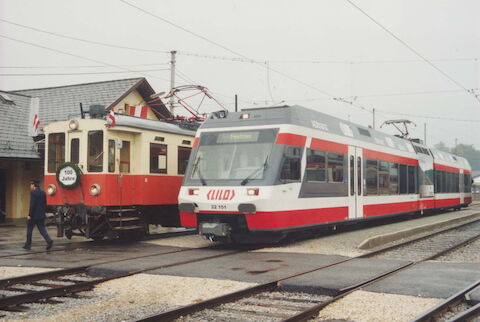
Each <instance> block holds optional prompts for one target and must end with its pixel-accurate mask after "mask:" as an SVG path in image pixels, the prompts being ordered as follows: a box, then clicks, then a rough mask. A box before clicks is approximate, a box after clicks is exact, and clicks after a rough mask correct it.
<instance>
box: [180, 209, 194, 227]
mask: <svg viewBox="0 0 480 322" xmlns="http://www.w3.org/2000/svg"><path fill="white" fill-rule="evenodd" d="M180 224H181V225H182V226H184V227H197V215H196V214H195V213H194V212H186V211H180Z"/></svg>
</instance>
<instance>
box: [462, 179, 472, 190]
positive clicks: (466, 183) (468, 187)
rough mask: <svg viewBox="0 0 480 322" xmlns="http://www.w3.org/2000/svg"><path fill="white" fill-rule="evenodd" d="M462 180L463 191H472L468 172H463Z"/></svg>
mask: <svg viewBox="0 0 480 322" xmlns="http://www.w3.org/2000/svg"><path fill="white" fill-rule="evenodd" d="M463 182H464V190H463V192H467V193H470V192H471V191H472V176H471V175H470V174H464V175H463Z"/></svg>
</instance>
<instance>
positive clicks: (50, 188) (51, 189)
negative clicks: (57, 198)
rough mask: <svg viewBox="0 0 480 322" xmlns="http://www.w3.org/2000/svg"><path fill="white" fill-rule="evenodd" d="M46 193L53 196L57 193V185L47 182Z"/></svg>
mask: <svg viewBox="0 0 480 322" xmlns="http://www.w3.org/2000/svg"><path fill="white" fill-rule="evenodd" d="M47 193H48V195H49V196H53V195H54V194H56V193H57V187H55V185H54V184H49V185H48V186H47Z"/></svg>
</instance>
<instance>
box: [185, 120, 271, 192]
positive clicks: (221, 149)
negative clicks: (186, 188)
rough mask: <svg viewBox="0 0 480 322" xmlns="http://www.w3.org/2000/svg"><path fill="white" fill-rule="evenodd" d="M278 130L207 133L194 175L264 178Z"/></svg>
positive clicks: (247, 179)
mask: <svg viewBox="0 0 480 322" xmlns="http://www.w3.org/2000/svg"><path fill="white" fill-rule="evenodd" d="M276 133H277V130H276V129H266V130H251V131H236V132H212V133H203V134H202V135H201V138H200V144H199V148H198V151H197V154H196V157H195V161H194V162H193V165H192V170H191V172H190V178H191V179H194V180H201V181H202V183H204V184H205V181H208V180H242V184H246V183H247V182H248V181H250V180H256V179H263V178H264V172H265V169H266V168H267V167H268V161H269V160H268V159H269V156H270V153H271V151H272V147H273V143H274V141H275V137H276Z"/></svg>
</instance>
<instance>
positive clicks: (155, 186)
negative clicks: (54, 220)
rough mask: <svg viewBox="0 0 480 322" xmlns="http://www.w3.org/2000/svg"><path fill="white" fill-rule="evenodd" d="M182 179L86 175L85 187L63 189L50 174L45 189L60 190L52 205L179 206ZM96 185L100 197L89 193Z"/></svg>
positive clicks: (46, 177) (46, 178)
mask: <svg viewBox="0 0 480 322" xmlns="http://www.w3.org/2000/svg"><path fill="white" fill-rule="evenodd" d="M182 179H183V177H182V176H161V175H122V176H119V175H116V174H84V175H82V178H81V184H80V185H78V186H77V187H76V188H75V189H72V190H69V189H64V188H61V187H60V186H59V184H58V182H57V180H56V178H55V176H54V175H46V176H45V186H48V185H49V184H54V185H55V186H56V187H57V193H56V194H55V195H54V196H47V203H48V204H49V205H63V204H77V203H81V202H83V203H84V204H85V205H87V206H120V205H173V204H177V203H178V192H179V191H180V186H181V185H182ZM94 183H96V184H98V185H100V189H101V192H100V194H99V195H98V196H92V195H90V193H89V188H90V186H91V185H92V184H94ZM127 187H128V188H127Z"/></svg>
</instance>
